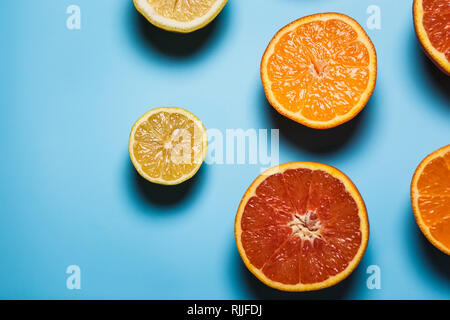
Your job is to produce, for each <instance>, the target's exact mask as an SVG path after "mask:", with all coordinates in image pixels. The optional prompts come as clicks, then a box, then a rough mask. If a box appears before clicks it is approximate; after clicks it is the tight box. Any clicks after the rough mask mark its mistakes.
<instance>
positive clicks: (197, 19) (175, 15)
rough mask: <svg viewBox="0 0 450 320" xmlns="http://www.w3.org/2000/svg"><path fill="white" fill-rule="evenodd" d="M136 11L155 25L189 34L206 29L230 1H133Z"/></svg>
mask: <svg viewBox="0 0 450 320" xmlns="http://www.w3.org/2000/svg"><path fill="white" fill-rule="evenodd" d="M133 1H134V5H135V7H136V9H137V10H138V11H139V12H140V13H141V14H142V15H143V16H144V17H145V18H147V20H148V21H150V23H152V24H153V25H155V26H157V27H159V28H161V29H164V30H167V31H174V32H181V33H188V32H192V31H195V30H198V29H201V28H203V27H205V26H206V25H207V24H209V23H210V22H211V21H213V20H214V19H215V18H216V17H217V15H218V14H219V13H220V11H222V9H223V7H224V6H225V4H226V3H227V1H228V0H133Z"/></svg>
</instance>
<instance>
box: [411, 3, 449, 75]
mask: <svg viewBox="0 0 450 320" xmlns="http://www.w3.org/2000/svg"><path fill="white" fill-rule="evenodd" d="M413 15H414V26H415V29H416V34H417V37H418V38H419V41H420V44H421V45H422V48H423V49H424V50H425V53H426V54H427V55H428V57H429V58H430V59H431V60H432V61H433V62H434V64H435V65H437V66H438V67H439V68H440V69H441V70H442V71H444V72H445V73H446V74H447V75H450V1H449V0H414V5H413Z"/></svg>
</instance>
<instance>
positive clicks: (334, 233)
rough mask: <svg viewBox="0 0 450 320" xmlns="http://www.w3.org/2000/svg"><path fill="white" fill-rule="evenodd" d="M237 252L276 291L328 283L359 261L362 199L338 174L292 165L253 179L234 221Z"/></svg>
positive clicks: (363, 242)
mask: <svg viewBox="0 0 450 320" xmlns="http://www.w3.org/2000/svg"><path fill="white" fill-rule="evenodd" d="M235 238H236V244H237V248H238V251H239V253H240V255H241V258H242V260H243V261H244V263H245V265H246V266H247V268H248V269H249V270H250V272H252V273H253V274H254V275H255V276H256V277H257V278H258V279H259V280H260V281H262V282H263V283H265V284H266V285H268V286H270V287H272V288H276V289H279V290H284V291H311V290H318V289H323V288H326V287H330V286H333V285H335V284H337V283H338V282H340V281H342V280H343V279H345V278H346V277H347V276H348V275H350V273H351V272H352V271H353V270H354V269H355V268H356V266H357V265H358V264H359V262H360V260H361V258H362V256H363V255H364V252H365V250H366V247H367V243H368V239H369V222H368V218H367V211H366V207H365V205H364V201H363V199H362V197H361V195H360V194H359V192H358V190H357V188H356V187H355V185H354V184H353V183H352V181H351V180H350V179H349V178H348V177H347V176H346V175H345V174H343V173H342V172H341V171H339V170H337V169H335V168H333V167H331V166H328V165H325V164H320V163H313V162H292V163H286V164H283V165H281V166H277V167H273V168H271V169H269V170H267V171H266V172H264V173H263V174H261V175H260V176H259V177H258V178H257V179H256V180H255V181H254V182H253V183H252V184H251V186H250V187H249V188H248V190H247V192H246V193H245V195H244V197H243V198H242V201H241V203H240V205H239V209H238V212H237V214H236V220H235Z"/></svg>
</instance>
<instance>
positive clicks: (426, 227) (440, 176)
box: [411, 145, 450, 255]
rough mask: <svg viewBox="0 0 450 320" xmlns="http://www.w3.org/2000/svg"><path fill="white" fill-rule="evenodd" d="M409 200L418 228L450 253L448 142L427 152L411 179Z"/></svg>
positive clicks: (442, 249) (449, 159) (449, 162)
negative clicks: (433, 150) (435, 149)
mask: <svg viewBox="0 0 450 320" xmlns="http://www.w3.org/2000/svg"><path fill="white" fill-rule="evenodd" d="M411 203H412V208H413V211H414V216H415V218H416V221H417V224H418V225H419V227H420V230H421V231H422V232H423V234H424V235H425V236H426V237H427V239H428V240H429V241H430V242H431V243H432V244H433V245H434V246H435V247H436V248H438V249H439V250H441V251H442V252H444V253H446V254H448V255H450V145H448V146H445V147H443V148H441V149H439V150H437V151H435V152H433V153H432V154H430V155H429V156H427V157H426V158H425V159H424V160H423V161H422V162H421V163H420V165H419V166H418V167H417V169H416V171H415V173H414V176H413V179H412V182H411Z"/></svg>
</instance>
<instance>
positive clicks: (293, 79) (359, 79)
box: [261, 13, 377, 129]
mask: <svg viewBox="0 0 450 320" xmlns="http://www.w3.org/2000/svg"><path fill="white" fill-rule="evenodd" d="M376 77H377V55H376V52H375V48H374V46H373V44H372V41H371V40H370V39H369V36H368V35H367V34H366V32H365V31H364V30H363V28H362V27H361V26H360V25H359V24H358V23H357V22H356V21H355V20H353V19H352V18H350V17H348V16H346V15H344V14H340V13H320V14H315V15H311V16H307V17H304V18H301V19H299V20H297V21H294V22H292V23H291V24H289V25H287V26H285V27H284V28H282V29H281V30H280V31H278V33H277V34H276V35H275V37H274V38H273V39H272V41H271V42H270V44H269V46H268V47H267V50H266V52H265V53H264V56H263V58H262V61H261V79H262V83H263V86H264V91H265V93H266V96H267V99H268V100H269V102H270V104H271V105H272V106H273V107H274V108H275V109H276V110H277V111H278V112H279V113H281V114H283V115H284V116H286V117H288V118H291V119H292V120H294V121H297V122H299V123H301V124H303V125H305V126H308V127H311V128H316V129H327V128H332V127H336V126H338V125H340V124H342V123H344V122H347V121H349V120H350V119H352V118H353V117H355V116H356V115H357V114H358V113H359V112H360V111H361V110H362V109H363V108H364V106H365V105H366V103H367V102H368V100H369V98H370V96H371V95H372V92H373V90H374V88H375V83H376Z"/></svg>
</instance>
